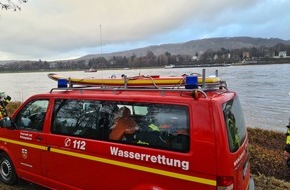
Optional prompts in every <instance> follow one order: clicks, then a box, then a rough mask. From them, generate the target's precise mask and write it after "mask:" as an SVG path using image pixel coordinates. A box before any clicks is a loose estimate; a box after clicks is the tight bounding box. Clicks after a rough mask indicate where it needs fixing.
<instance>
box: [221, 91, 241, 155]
mask: <svg viewBox="0 0 290 190" xmlns="http://www.w3.org/2000/svg"><path fill="white" fill-rule="evenodd" d="M223 113H224V119H225V123H226V127H227V132H228V141H229V147H230V151H231V152H235V151H237V150H238V149H239V147H240V146H241V145H242V143H243V142H244V140H245V138H246V127H245V121H244V117H243V112H242V109H241V105H240V101H239V98H238V97H236V98H235V99H232V100H230V101H228V102H226V103H224V104H223Z"/></svg>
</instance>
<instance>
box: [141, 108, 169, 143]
mask: <svg viewBox="0 0 290 190" xmlns="http://www.w3.org/2000/svg"><path fill="white" fill-rule="evenodd" d="M147 110H148V111H147V115H146V122H145V123H146V125H145V127H143V128H142V130H140V131H138V132H137V133H136V138H137V139H138V141H137V144H145V145H149V146H154V147H166V142H165V141H164V140H163V139H162V137H161V134H160V128H159V123H158V113H159V110H158V108H156V107H148V108H147Z"/></svg>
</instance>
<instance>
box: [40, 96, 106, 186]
mask: <svg viewBox="0 0 290 190" xmlns="http://www.w3.org/2000/svg"><path fill="white" fill-rule="evenodd" d="M99 106H100V105H99V102H98V101H92V100H70V99H58V100H55V103H54V108H53V117H52V122H51V131H50V132H51V134H50V135H49V137H48V139H47V143H48V147H49V150H48V151H47V154H46V160H45V162H46V163H47V175H48V178H49V179H51V180H53V187H54V188H56V189H77V188H81V189H88V188H89V187H92V184H97V181H98V179H99V178H98V176H99V175H102V173H101V172H99V171H100V166H99V165H98V162H95V161H92V160H91V159H92V158H93V155H94V154H93V153H94V152H96V151H98V147H96V146H95V145H96V142H95V140H92V139H99V138H102V137H101V135H102V133H101V129H97V127H96V125H98V123H99V122H100V117H99V109H100V107H99ZM98 135H99V136H98ZM92 175H94V176H96V177H95V178H94V180H92V178H91V176H92Z"/></svg>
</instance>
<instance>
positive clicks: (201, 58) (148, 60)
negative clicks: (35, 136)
mask: <svg viewBox="0 0 290 190" xmlns="http://www.w3.org/2000/svg"><path fill="white" fill-rule="evenodd" d="M280 51H286V53H287V55H290V45H285V44H281V43H280V44H277V45H275V46H273V47H265V46H261V47H259V48H256V47H252V48H241V49H232V50H230V49H226V48H221V49H219V50H217V51H214V50H212V49H208V50H207V51H205V52H203V53H197V52H196V53H193V54H192V55H180V54H178V55H172V54H171V53H170V52H165V53H164V54H162V55H154V53H153V52H152V51H149V50H148V51H147V52H146V55H145V56H139V57H138V56H136V55H134V54H133V55H131V56H112V57H110V58H107V59H106V58H104V57H96V58H91V59H76V60H66V61H42V60H38V61H15V62H10V63H6V64H3V65H0V72H22V71H48V70H52V71H53V70H58V71H59V70H87V69H91V68H94V69H108V68H146V67H164V66H166V65H175V66H176V67H183V66H195V65H199V66H200V65H201V66H202V65H207V66H208V65H210V64H222V63H229V64H234V63H240V62H243V61H246V62H247V61H248V62H250V63H259V62H261V63H264V62H285V61H288V62H289V61H290V58H283V59H282V58H281V59H277V58H273V57H274V56H278V54H279V52H280Z"/></svg>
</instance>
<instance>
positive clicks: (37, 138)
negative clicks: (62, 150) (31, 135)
mask: <svg viewBox="0 0 290 190" xmlns="http://www.w3.org/2000/svg"><path fill="white" fill-rule="evenodd" d="M35 139H36V140H38V141H42V140H43V138H42V136H40V135H37V136H36V137H35Z"/></svg>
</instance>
